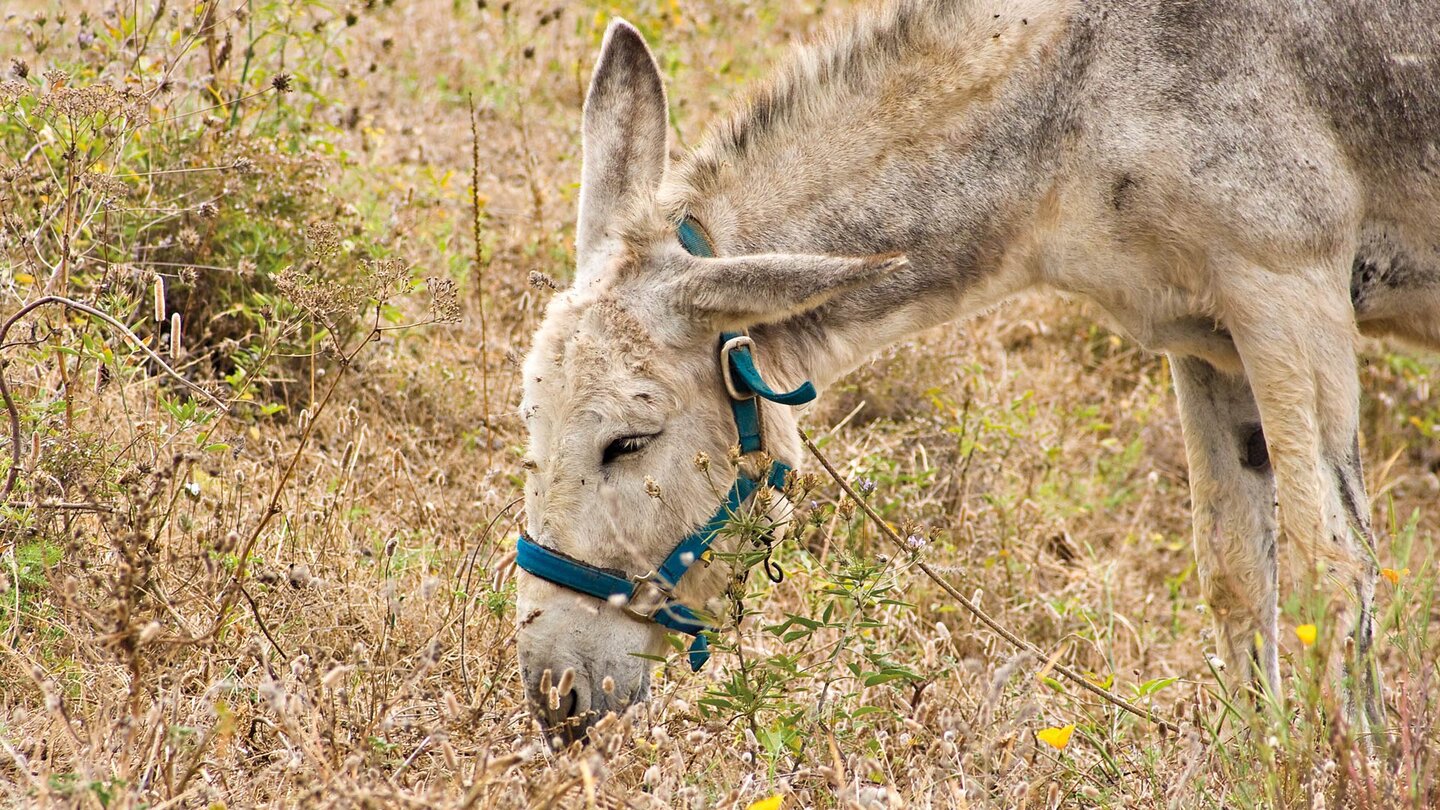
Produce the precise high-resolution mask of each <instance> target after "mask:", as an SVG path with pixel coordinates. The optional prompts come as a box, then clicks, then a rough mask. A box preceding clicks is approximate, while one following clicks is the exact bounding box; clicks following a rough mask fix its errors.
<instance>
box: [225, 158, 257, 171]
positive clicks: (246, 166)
mask: <svg viewBox="0 0 1440 810" xmlns="http://www.w3.org/2000/svg"><path fill="white" fill-rule="evenodd" d="M230 168H232V169H234V170H235V173H236V174H256V173H258V172H259V171H260V168H259V167H258V166H256V165H255V161H253V160H251V159H250V158H248V157H242V158H235V162H234V163H232V164H230Z"/></svg>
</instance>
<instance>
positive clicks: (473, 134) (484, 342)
mask: <svg viewBox="0 0 1440 810" xmlns="http://www.w3.org/2000/svg"><path fill="white" fill-rule="evenodd" d="M470 231H471V236H472V237H473V238H474V240H475V256H474V261H475V298H476V300H477V301H478V303H479V305H480V415H481V418H482V419H484V420H485V468H486V469H491V470H493V469H494V468H495V458H494V450H495V426H494V425H493V424H492V423H491V421H490V342H489V330H488V329H487V328H486V324H485V265H486V262H485V245H484V243H483V242H481V239H480V234H481V230H480V130H479V128H478V126H477V125H476V123H475V96H474V95H471V96H470Z"/></svg>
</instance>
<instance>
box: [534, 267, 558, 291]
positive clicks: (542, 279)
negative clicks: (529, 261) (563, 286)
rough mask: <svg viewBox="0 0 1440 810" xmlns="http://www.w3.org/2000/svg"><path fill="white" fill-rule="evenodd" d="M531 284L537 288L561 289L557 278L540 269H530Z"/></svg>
mask: <svg viewBox="0 0 1440 810" xmlns="http://www.w3.org/2000/svg"><path fill="white" fill-rule="evenodd" d="M530 286H531V287H534V288H535V289H537V290H542V289H543V290H550V291H551V292H554V291H556V290H558V289H560V285H559V284H556V283H555V279H553V278H551V277H550V276H548V275H546V274H544V273H542V272H540V271H539V270H531V271H530Z"/></svg>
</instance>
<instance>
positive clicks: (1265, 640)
mask: <svg viewBox="0 0 1440 810" xmlns="http://www.w3.org/2000/svg"><path fill="white" fill-rule="evenodd" d="M1170 364H1171V365H1170V368H1171V371H1172V373H1173V375H1174V377H1175V395H1176V398H1177V399H1178V400H1179V402H1180V424H1181V427H1182V428H1183V430H1184V434H1185V454H1186V456H1187V458H1188V460H1189V464H1190V500H1191V504H1192V506H1191V509H1192V512H1193V513H1194V517H1193V520H1194V526H1195V563H1196V568H1197V570H1198V571H1199V574H1200V587H1201V589H1202V591H1203V593H1204V596H1205V601H1206V603H1207V604H1208V606H1209V609H1210V612H1211V615H1212V616H1213V618H1214V621H1215V632H1216V642H1217V645H1218V646H1219V651H1220V657H1221V659H1223V660H1224V661H1225V666H1226V669H1227V673H1228V675H1229V678H1228V680H1231V681H1232V682H1233V683H1236V684H1239V685H1242V686H1244V685H1248V682H1249V681H1250V679H1251V678H1252V677H1258V679H1259V681H1260V684H1259V685H1260V686H1262V688H1266V689H1268V690H1269V691H1270V693H1271V694H1272V695H1274V696H1275V697H1276V699H1277V700H1278V699H1279V696H1280V694H1281V692H1280V655H1279V650H1278V648H1277V646H1276V640H1277V636H1276V633H1277V628H1278V619H1279V607H1278V604H1277V599H1276V567H1275V535H1276V522H1275V479H1274V477H1273V476H1272V475H1271V472H1270V459H1269V456H1268V454H1267V453H1266V450H1265V438H1264V435H1263V434H1262V432H1261V429H1260V411H1259V410H1258V409H1257V408H1256V406H1255V399H1254V397H1253V396H1251V393H1250V385H1249V383H1248V382H1246V380H1245V378H1244V377H1243V376H1241V375H1229V374H1223V373H1221V372H1219V371H1217V370H1216V369H1215V368H1214V367H1213V366H1211V365H1210V364H1209V363H1206V362H1205V361H1203V360H1199V359H1197V358H1193V357H1178V356H1174V355H1172V356H1171V357H1170Z"/></svg>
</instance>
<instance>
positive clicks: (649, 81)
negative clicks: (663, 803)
mask: <svg viewBox="0 0 1440 810" xmlns="http://www.w3.org/2000/svg"><path fill="white" fill-rule="evenodd" d="M666 121H667V116H666V107H665V92H664V88H663V87H662V84H661V77H660V73H659V70H658V69H657V67H656V64H655V61H654V59H653V57H652V56H651V54H650V51H649V49H648V48H647V47H646V45H645V42H644V40H643V39H642V38H641V37H640V34H639V33H638V32H637V31H636V30H635V29H634V28H632V27H631V26H630V25H628V24H626V23H624V22H622V21H618V20H617V21H616V22H614V23H613V24H611V26H610V28H609V30H608V31H607V32H606V34H605V40H604V44H603V45H602V49H601V54H600V59H599V62H598V63H597V65H596V67H595V72H594V75H593V78H592V80H591V85H590V90H589V95H588V96H587V98H586V100H585V111H584V124H583V140H584V168H583V175H582V182H581V188H580V211H579V219H578V222H577V255H578V267H577V272H576V277H575V282H574V284H573V286H572V287H571V288H570V289H568V290H566V291H564V292H562V293H560V294H559V295H557V296H556V297H555V298H554V299H553V300H552V301H551V302H550V305H549V308H548V310H547V312H546V315H545V320H544V323H543V324H542V325H541V327H540V329H539V331H538V332H537V333H536V335H535V338H534V342H533V344H532V348H531V350H530V354H529V356H528V358H527V359H526V361H525V364H524V397H523V400H522V403H521V416H522V417H523V419H524V421H525V424H526V427H527V429H528V431H529V435H530V444H529V453H528V457H527V459H526V461H525V466H526V469H527V470H528V478H527V483H526V486H525V517H526V522H525V528H526V536H527V538H528V542H530V543H533V544H534V546H536V547H543V549H547V550H550V551H553V552H557V553H558V554H559V555H563V557H564V558H566V559H570V560H574V561H579V562H581V563H583V564H585V565H587V566H590V567H593V568H598V569H606V570H609V571H612V572H613V573H614V574H616V575H617V576H621V577H635V576H637V575H643V574H646V573H647V572H652V571H654V570H655V569H656V568H657V566H659V565H660V563H661V561H662V560H664V559H665V558H666V557H667V555H669V554H670V553H671V551H672V550H673V549H675V547H676V544H677V542H678V541H680V540H681V538H684V537H686V536H687V535H689V534H690V533H692V532H694V531H695V530H696V528H697V527H698V526H700V525H701V524H703V523H705V522H706V520H707V519H709V518H711V517H712V515H714V514H715V513H716V510H717V507H718V506H719V505H720V503H721V502H722V501H723V500H724V498H725V496H726V493H727V490H728V489H729V488H730V486H731V484H732V482H734V481H735V479H736V472H735V467H734V466H732V464H731V462H730V458H731V449H732V448H733V447H734V446H735V445H736V424H735V421H734V417H733V415H732V411H731V399H730V396H729V394H728V393H727V390H726V387H725V385H724V383H723V382H722V374H721V368H720V359H719V358H720V355H719V337H720V334H721V332H722V331H725V330H733V331H738V330H743V329H747V328H750V327H755V326H760V325H764V324H772V325H777V326H775V327H773V328H774V329H777V330H778V329H780V328H782V327H781V326H779V324H780V323H781V322H783V321H785V320H786V319H789V318H791V317H792V316H794V315H796V314H798V313H801V312H806V311H808V310H811V309H814V308H815V307H818V306H820V305H822V304H824V303H825V302H826V301H828V300H829V299H831V298H832V297H833V296H835V295H837V294H839V293H841V292H844V291H847V290H851V289H855V288H856V287H858V286H861V285H866V284H868V283H870V282H872V281H873V280H874V279H876V278H878V277H881V276H883V275H884V274H886V273H888V272H890V271H892V270H894V269H895V268H896V267H898V266H900V265H902V264H903V263H904V259H903V258H900V257H896V256H884V257H865V258H841V257H831V256H810V255H779V254H767V255H756V256H739V257H729V258H702V257H699V256H696V255H692V254H691V253H690V252H688V251H687V250H686V248H685V247H684V246H682V244H681V242H680V241H679V239H678V238H677V231H676V227H677V223H678V222H679V221H680V219H681V218H683V217H684V216H685V214H686V212H684V211H678V210H674V209H675V207H676V206H666V205H664V204H663V203H662V202H661V199H662V197H663V196H668V195H662V193H661V191H660V189H661V183H662V178H663V177H664V175H665V172H666V162H667V154H666V132H667V123H666ZM767 328H772V327H767ZM773 337H774V340H773V345H771V344H765V345H759V347H758V350H757V354H758V356H759V360H760V362H761V364H762V365H763V366H764V368H765V371H766V373H767V374H770V375H773V378H774V379H775V381H776V382H777V383H795V382H799V381H800V380H801V379H803V378H804V377H806V376H809V375H811V374H812V373H815V372H814V371H813V370H812V369H810V368H808V367H807V364H806V360H805V358H804V357H803V356H801V355H802V354H803V352H802V350H800V349H798V348H796V347H794V346H787V345H786V341H785V340H784V339H783V338H782V337H781V336H780V334H779V333H778V331H777V333H776V334H775V335H774V336H773ZM766 339H767V340H769V339H770V338H769V337H767V338H766ZM759 343H760V339H759V338H758V336H757V344H759ZM790 410H791V409H790V408H786V407H780V406H769V407H767V408H766V409H765V412H764V419H765V436H766V440H767V442H768V444H767V447H766V450H767V452H769V453H770V454H773V455H774V456H776V457H779V458H783V459H785V460H787V461H789V462H790V463H792V464H793V463H794V462H796V461H798V454H797V450H798V443H797V441H796V437H795V423H794V416H793V415H792V414H791V413H790ZM700 454H704V455H703V456H701V455H700ZM706 458H708V459H709V462H708V464H707V463H706V462H705V459H706ZM743 463H745V462H742V464H743ZM778 500H779V499H778V498H777V499H775V501H773V502H778ZM773 502H772V503H773ZM720 542H721V543H723V541H720ZM546 553H548V552H546ZM724 567H725V566H723V565H721V564H718V563H717V564H715V565H709V566H704V565H696V566H695V567H694V569H693V570H692V571H691V573H690V574H689V575H688V576H686V577H685V578H684V580H683V581H682V582H680V583H679V586H678V587H677V588H676V589H675V598H676V599H677V600H679V601H681V602H684V603H685V604H688V605H691V606H694V607H696V608H703V606H704V605H705V603H706V601H707V600H713V599H715V598H717V597H719V596H720V595H721V593H722V591H723V588H724V585H725V583H726V581H727V573H728V572H726V571H724V570H721V569H723V568H724ZM518 584H519V594H518V621H519V631H518V645H519V658H520V671H521V677H522V679H523V681H524V686H525V690H526V694H527V697H528V698H529V701H530V704H531V707H532V710H533V711H534V712H535V714H536V715H537V717H539V718H540V719H541V721H542V723H544V724H545V725H546V726H547V727H549V728H552V729H553V730H555V731H556V732H557V733H559V734H560V735H561V736H564V737H567V738H572V739H573V738H575V737H578V736H580V735H581V734H583V732H584V731H585V730H586V729H587V728H588V726H589V724H590V723H591V722H592V721H593V720H594V719H596V718H598V717H599V716H601V715H603V714H604V713H606V712H608V711H622V710H624V709H625V708H626V707H627V706H629V705H631V704H632V703H636V702H639V701H643V700H644V699H645V698H646V697H647V696H648V692H649V674H650V663H649V660H648V659H647V658H644V657H641V656H646V655H649V656H654V655H656V654H659V653H661V652H663V651H664V638H665V632H666V630H665V628H664V627H661V626H660V625H658V624H655V623H653V622H650V621H644V620H643V619H642V618H637V616H636V615H635V614H634V612H633V611H627V610H626V609H625V606H623V605H621V604H617V602H616V600H614V599H611V600H609V601H608V602H607V601H606V600H603V599H599V598H595V597H593V596H587V595H584V594H582V593H579V592H577V591H575V590H573V589H570V588H566V587H562V586H560V585H556V584H554V583H553V582H551V581H547V579H544V578H541V577H539V576H535V575H532V574H529V573H525V572H521V573H520V574H519V583H518Z"/></svg>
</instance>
